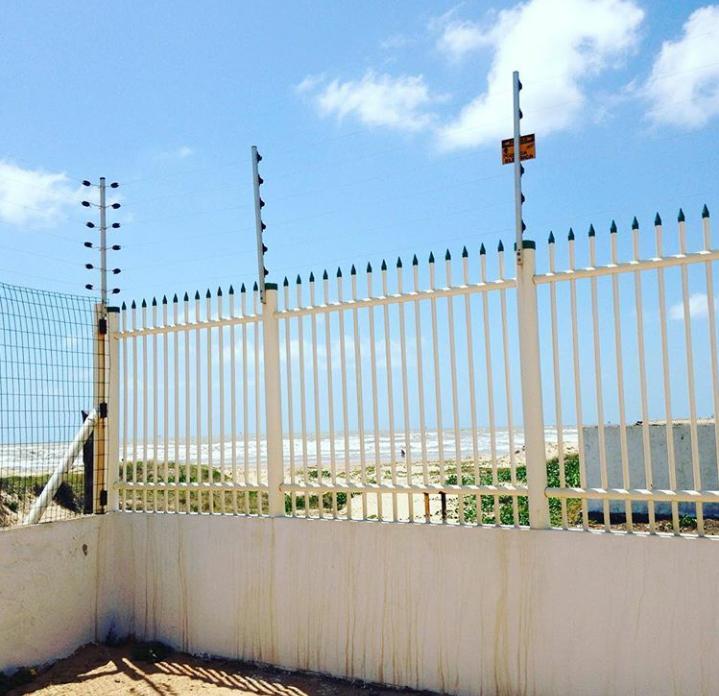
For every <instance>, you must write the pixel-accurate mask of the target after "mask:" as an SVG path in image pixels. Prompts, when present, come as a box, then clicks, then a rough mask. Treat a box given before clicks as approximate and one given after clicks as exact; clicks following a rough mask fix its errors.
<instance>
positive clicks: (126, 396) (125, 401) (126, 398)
mask: <svg viewBox="0 0 719 696" xmlns="http://www.w3.org/2000/svg"><path fill="white" fill-rule="evenodd" d="M121 322H122V323H121V326H122V330H123V332H125V331H127V328H128V326H127V305H126V304H125V303H124V302H123V303H122V320H121ZM130 343H132V339H127V338H124V339H123V341H122V483H123V484H125V483H127V481H128V480H129V478H130V477H129V476H128V473H127V450H128V447H129V445H128V439H127V431H128V429H129V426H128V411H129V404H130V389H129V386H128V385H129V376H128V374H127V353H128V351H129V350H130ZM717 451H719V449H718V450H717ZM120 499H121V505H122V509H123V510H127V489H126V488H125V487H124V485H123V489H122V494H121V496H120Z"/></svg>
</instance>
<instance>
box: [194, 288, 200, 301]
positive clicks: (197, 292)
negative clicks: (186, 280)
mask: <svg viewBox="0 0 719 696" xmlns="http://www.w3.org/2000/svg"><path fill="white" fill-rule="evenodd" d="M195 299H196V300H199V299H200V291H199V290H195Z"/></svg>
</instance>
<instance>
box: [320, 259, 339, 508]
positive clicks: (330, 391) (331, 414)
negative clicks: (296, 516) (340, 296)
mask: <svg viewBox="0 0 719 696" xmlns="http://www.w3.org/2000/svg"><path fill="white" fill-rule="evenodd" d="M322 287H323V293H324V295H323V297H324V303H325V304H329V301H330V281H329V276H328V275H327V271H325V272H324V274H323V275H322ZM325 353H326V357H325V363H326V367H327V423H328V425H329V438H330V481H331V483H332V487H333V489H334V487H335V486H336V485H337V461H336V452H335V404H334V387H333V383H332V334H331V317H330V313H329V312H326V313H325ZM332 517H334V518H335V519H336V518H337V491H336V490H333V491H332Z"/></svg>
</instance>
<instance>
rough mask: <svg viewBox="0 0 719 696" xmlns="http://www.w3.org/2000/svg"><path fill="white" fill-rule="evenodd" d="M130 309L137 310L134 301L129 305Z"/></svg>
mask: <svg viewBox="0 0 719 696" xmlns="http://www.w3.org/2000/svg"><path fill="white" fill-rule="evenodd" d="M130 309H137V304H136V303H135V300H133V301H132V304H131V305H130Z"/></svg>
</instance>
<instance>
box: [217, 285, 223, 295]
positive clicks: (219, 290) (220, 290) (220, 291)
mask: <svg viewBox="0 0 719 696" xmlns="http://www.w3.org/2000/svg"><path fill="white" fill-rule="evenodd" d="M217 297H222V288H220V287H218V288H217Z"/></svg>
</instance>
